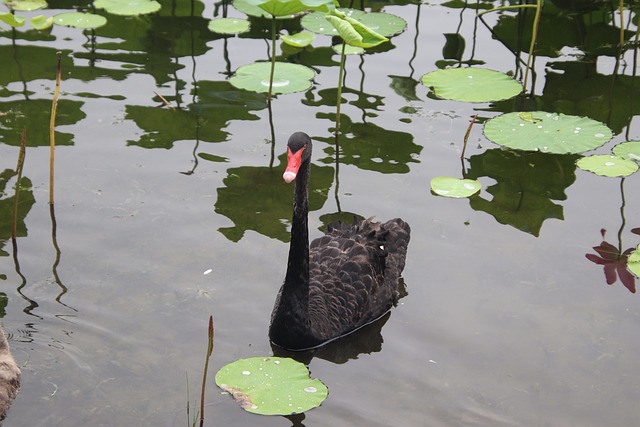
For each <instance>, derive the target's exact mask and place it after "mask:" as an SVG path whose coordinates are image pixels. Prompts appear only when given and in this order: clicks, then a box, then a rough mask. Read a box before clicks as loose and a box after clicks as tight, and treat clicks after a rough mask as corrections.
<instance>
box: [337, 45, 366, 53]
mask: <svg viewBox="0 0 640 427" xmlns="http://www.w3.org/2000/svg"><path fill="white" fill-rule="evenodd" d="M342 46H344V54H345V55H362V54H364V52H365V50H364V49H363V48H361V47H358V46H351V45H348V44H343V43H340V44H336V45H333V46H331V49H333V51H334V52H335V53H337V54H338V55H342Z"/></svg>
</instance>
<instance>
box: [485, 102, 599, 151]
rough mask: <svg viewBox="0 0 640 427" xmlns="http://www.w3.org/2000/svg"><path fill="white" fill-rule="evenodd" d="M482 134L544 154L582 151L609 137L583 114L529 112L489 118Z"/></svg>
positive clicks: (511, 145) (502, 142) (498, 141)
mask: <svg viewBox="0 0 640 427" xmlns="http://www.w3.org/2000/svg"><path fill="white" fill-rule="evenodd" d="M484 134H485V135H486V137H487V138H489V139H490V140H491V141H493V142H495V143H496V144H499V145H503V146H505V147H509V148H514V149H516V150H527V151H541V152H544V153H555V154H567V153H574V154H576V153H583V152H585V151H589V150H593V149H595V148H598V147H600V146H601V145H603V144H604V143H606V142H607V141H609V140H610V139H611V136H612V134H611V130H610V129H609V128H608V127H607V126H605V125H604V124H602V123H600V122H598V121H595V120H592V119H589V118H587V117H579V116H569V115H565V114H555V113H547V112H545V111H533V112H526V113H507V114H503V115H501V116H498V117H495V118H493V119H491V120H489V121H488V122H487V123H486V124H485V126H484Z"/></svg>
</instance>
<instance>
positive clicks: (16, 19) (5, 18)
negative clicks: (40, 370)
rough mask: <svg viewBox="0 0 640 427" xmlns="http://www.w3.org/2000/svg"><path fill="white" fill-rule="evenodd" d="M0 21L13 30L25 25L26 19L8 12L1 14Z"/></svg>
mask: <svg viewBox="0 0 640 427" xmlns="http://www.w3.org/2000/svg"><path fill="white" fill-rule="evenodd" d="M0 21H2V22H4V23H5V24H7V25H10V26H11V27H13V28H18V27H22V26H23V25H24V21H25V17H24V16H19V15H14V14H13V13H11V12H6V13H0Z"/></svg>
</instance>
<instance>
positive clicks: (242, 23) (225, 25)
mask: <svg viewBox="0 0 640 427" xmlns="http://www.w3.org/2000/svg"><path fill="white" fill-rule="evenodd" d="M249 27H250V25H249V21H247V20H246V19H238V18H218V19H213V20H212V21H211V22H209V29H210V30H211V31H213V32H214V33H218V34H241V33H246V32H247V31H249Z"/></svg>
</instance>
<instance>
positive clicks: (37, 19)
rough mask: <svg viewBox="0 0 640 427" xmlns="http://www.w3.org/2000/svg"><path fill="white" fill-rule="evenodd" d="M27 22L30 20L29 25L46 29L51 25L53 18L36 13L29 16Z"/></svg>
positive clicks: (37, 28)
mask: <svg viewBox="0 0 640 427" xmlns="http://www.w3.org/2000/svg"><path fill="white" fill-rule="evenodd" d="M29 22H31V26H32V27H33V28H35V29H36V30H46V29H47V28H50V27H51V26H52V25H53V18H52V17H49V18H47V17H46V16H44V15H38V16H34V17H33V18H31V20H30V21H29Z"/></svg>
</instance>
